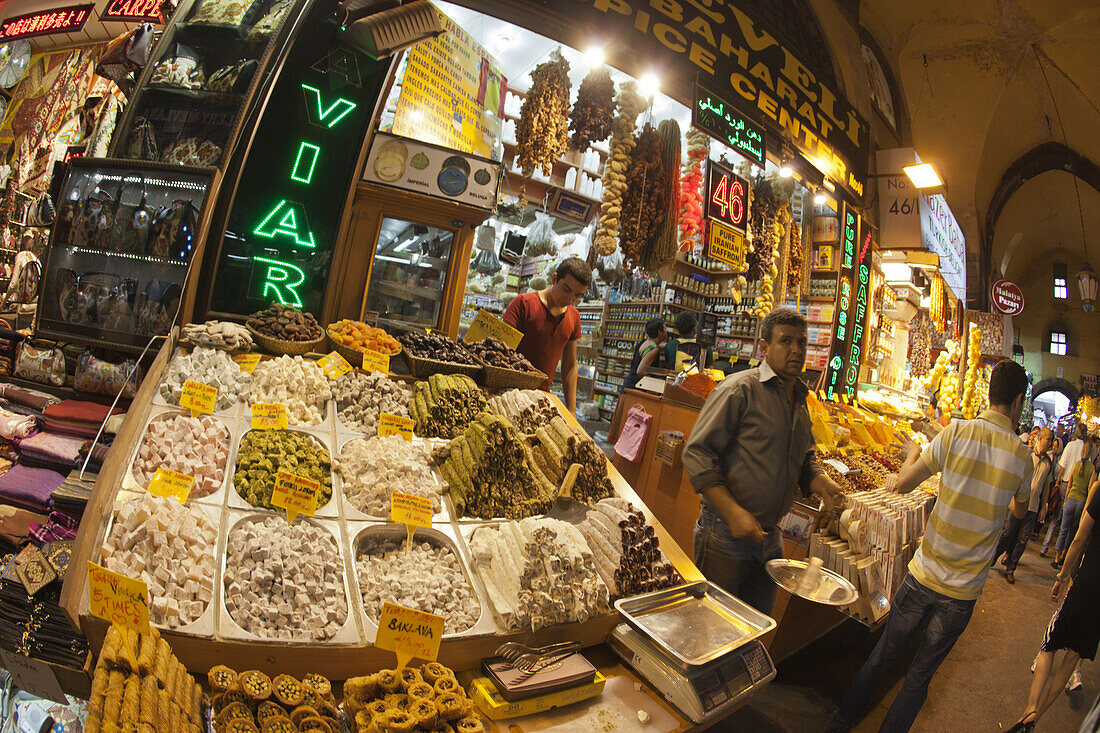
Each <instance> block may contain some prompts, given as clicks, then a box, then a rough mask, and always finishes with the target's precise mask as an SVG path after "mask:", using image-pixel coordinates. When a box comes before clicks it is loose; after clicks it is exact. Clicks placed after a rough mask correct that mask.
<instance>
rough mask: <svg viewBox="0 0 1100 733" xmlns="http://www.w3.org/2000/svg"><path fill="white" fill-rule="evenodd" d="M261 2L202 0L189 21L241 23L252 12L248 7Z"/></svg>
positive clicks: (203, 23) (212, 23) (232, 24)
mask: <svg viewBox="0 0 1100 733" xmlns="http://www.w3.org/2000/svg"><path fill="white" fill-rule="evenodd" d="M262 4H263V3H262V2H258V1H257V0H203V1H202V3H201V4H200V5H199V9H198V10H196V11H195V13H194V14H193V15H192V16H191V22H192V23H196V24H199V25H231V26H238V25H243V24H245V23H246V22H247V19H248V18H249V16H250V15H253V14H254V13H253V12H252V11H251V10H250V8H252V7H253V6H254V5H262Z"/></svg>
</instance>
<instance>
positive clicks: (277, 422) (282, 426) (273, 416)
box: [252, 404, 287, 430]
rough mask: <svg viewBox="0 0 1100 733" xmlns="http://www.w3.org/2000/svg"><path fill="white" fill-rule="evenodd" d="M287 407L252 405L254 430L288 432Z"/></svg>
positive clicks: (279, 405)
mask: <svg viewBox="0 0 1100 733" xmlns="http://www.w3.org/2000/svg"><path fill="white" fill-rule="evenodd" d="M286 426H287V417H286V405H283V404H260V405H252V429H253V430H286Z"/></svg>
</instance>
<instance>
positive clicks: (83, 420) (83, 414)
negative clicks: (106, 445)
mask: <svg viewBox="0 0 1100 733" xmlns="http://www.w3.org/2000/svg"><path fill="white" fill-rule="evenodd" d="M123 412H124V410H122V409H120V408H118V407H116V408H114V409H113V410H112V409H111V407H110V406H108V405H100V404H97V403H95V402H84V401H82V400H62V401H61V402H58V403H57V404H54V405H49V406H48V407H46V409H45V410H43V415H44V416H45V424H46V429H47V430H51V431H53V432H56V433H66V434H68V435H80V436H83V437H85V438H94V437H95V436H96V434H97V433H98V432H99V427H100V425H102V424H103V422H104V421H105V420H106V419H107V418H108V417H110V416H111V415H121V414H122V413H123Z"/></svg>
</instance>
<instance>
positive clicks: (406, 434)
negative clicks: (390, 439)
mask: <svg viewBox="0 0 1100 733" xmlns="http://www.w3.org/2000/svg"><path fill="white" fill-rule="evenodd" d="M415 424H416V423H415V422H413V419H412V418H411V417H401V416H400V415H391V414H389V413H388V412H383V413H382V414H381V415H379V416H378V437H379V438H385V437H386V436H387V435H400V436H401V437H402V438H404V439H405V440H406V441H408V442H410V443H411V442H412V439H413V425H415Z"/></svg>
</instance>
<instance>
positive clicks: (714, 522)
mask: <svg viewBox="0 0 1100 733" xmlns="http://www.w3.org/2000/svg"><path fill="white" fill-rule="evenodd" d="M760 347H761V351H763V355H764V363H762V364H761V365H760V366H759V367H758V368H756V369H749V370H748V371H744V372H740V373H738V374H735V375H733V376H730V377H727V378H726V379H725V380H723V381H722V382H721V383H720V384H719V385H718V386H717V387H716V388H715V389H714V391H713V392H711V395H710V397H708V398H707V401H706V403H705V404H704V405H703V408H702V410H700V412H699V419H698V420H696V421H695V428H694V429H693V430H692V432H691V437H690V438H689V439H688V443H687V446H686V448H685V449H684V457H683V461H684V468H685V469H686V470H687V473H688V478H689V479H690V480H691V485H692V486H693V487H694V488H695V490H696V491H697V492H699V493H700V494H701V495H702V509H701V511H700V512H699V521H698V522H697V523H696V525H695V564H696V566H697V567H698V568H699V570H701V571H702V573H703V575H705V576H706V577H707V578H708V579H709V580H711V581H713V582H714V583H717V584H718V585H720V586H722V587H723V588H725V589H726V590H727V591H729V592H730V593H732V594H734V595H736V596H737V597H739V598H740V599H741V600H743V601H745V602H746V603H748V604H749V605H751V606H753V607H755V608H756V609H757V610H759V611H761V612H763V613H771V610H772V606H773V605H774V604H775V594H776V586H775V584H774V583H773V582H772V580H771V578H769V577H768V574H767V571H766V570H765V567H764V566H765V563H767V561H768V560H772V559H774V558H778V557H782V556H783V544H782V538H781V533H780V530H779V527H778V523H779V520H780V518H781V517H782V516H783V515H784V514H786V513H787V510H788V509H790V507H791V504H792V503H793V502H794V499H795V490H796V488H798V487H801V488H802V489H803V490H804V491H809V492H812V493H815V494H818V495H819V496H820V497H821V498H822V502H823V508H824V510H825V511H826V512H831V511H832V508H833V502H834V500H835V499H836V498H837V497H839V496H840V487H839V486H837V485H836V483H835V482H834V481H833V480H832V479H830V478H829V477H828V476H827V475H826V474H825V473H824V472H823V471H822V470H821V467H820V466H818V465H817V463H816V461H815V460H814V448H815V446H814V438H813V434H812V432H811V430H810V414H809V411H808V410H807V409H806V394H807V393H808V391H809V390H808V389H807V388H806V385H805V384H803V383H802V380H801V379H799V377H800V375H801V374H802V368H803V366H804V365H805V363H806V319H805V318H803V317H802V316H801V315H799V314H798V313H796V312H795V311H792V310H777V311H773V312H771V313H769V314H768V315H767V317H765V318H764V322H763V324H762V326H761V330H760Z"/></svg>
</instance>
